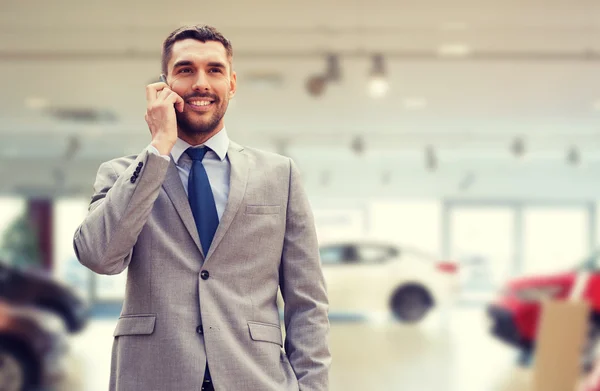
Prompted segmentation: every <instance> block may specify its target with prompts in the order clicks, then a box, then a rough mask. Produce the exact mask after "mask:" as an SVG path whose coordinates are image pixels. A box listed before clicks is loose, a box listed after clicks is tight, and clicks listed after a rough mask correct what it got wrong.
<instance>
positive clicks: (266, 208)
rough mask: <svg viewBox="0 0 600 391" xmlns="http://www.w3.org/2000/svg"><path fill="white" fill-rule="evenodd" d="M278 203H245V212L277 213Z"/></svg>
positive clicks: (253, 213)
mask: <svg viewBox="0 0 600 391" xmlns="http://www.w3.org/2000/svg"><path fill="white" fill-rule="evenodd" d="M279 209H281V208H280V206H279V205H246V214H249V215H277V214H279Z"/></svg>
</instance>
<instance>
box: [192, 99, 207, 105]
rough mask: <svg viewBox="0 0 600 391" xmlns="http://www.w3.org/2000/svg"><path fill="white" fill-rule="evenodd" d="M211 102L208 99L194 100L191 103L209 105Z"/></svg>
mask: <svg viewBox="0 0 600 391" xmlns="http://www.w3.org/2000/svg"><path fill="white" fill-rule="evenodd" d="M210 103H211V102H210V101H208V100H194V101H191V102H190V104H191V105H194V106H208V105H209V104H210Z"/></svg>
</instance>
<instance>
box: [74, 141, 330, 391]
mask: <svg viewBox="0 0 600 391" xmlns="http://www.w3.org/2000/svg"><path fill="white" fill-rule="evenodd" d="M228 157H229V160H230V163H231V177H230V193H229V200H228V204H227V207H226V209H225V212H224V214H223V217H222V219H221V221H220V223H219V227H218V229H217V232H216V234H215V237H214V240H213V242H212V245H211V247H210V250H209V252H208V254H206V255H204V254H203V253H202V250H201V245H200V241H199V237H198V233H197V230H196V226H195V224H194V218H193V215H192V212H191V209H190V206H189V202H188V199H187V196H186V193H185V190H184V188H183V186H182V183H181V179H180V177H179V175H178V172H177V168H176V167H175V164H174V163H173V162H172V161H171V162H168V161H167V160H165V159H163V158H161V157H160V156H156V155H153V154H149V153H148V152H147V151H144V152H142V153H141V154H140V155H138V156H130V157H124V158H119V159H115V160H112V161H109V162H106V163H103V164H102V165H101V166H100V169H99V171H98V175H97V178H96V182H95V185H94V188H95V194H94V196H93V197H92V202H91V204H90V208H89V213H88V215H87V217H86V218H85V220H84V221H83V223H82V224H81V226H80V227H79V228H78V229H77V231H76V233H75V237H74V247H75V252H76V254H77V257H78V259H79V261H80V262H81V263H82V264H83V265H85V266H86V267H88V268H90V269H91V270H93V271H95V272H97V273H101V274H117V273H121V272H122V271H123V270H125V269H126V268H128V271H127V287H126V295H125V301H124V304H123V310H122V314H121V316H120V318H119V321H118V323H117V327H116V329H115V332H114V337H115V338H114V344H113V353H112V366H111V379H110V389H111V390H113V391H142V390H143V391H152V390H154V391H167V390H169V391H171V390H177V391H191V390H200V387H201V383H202V379H203V376H204V369H205V365H206V360H207V359H208V363H209V367H210V371H211V375H212V378H213V381H214V386H215V389H216V390H217V391H246V390H247V391H263V390H264V391H267V390H273V391H288V390H289V391H292V390H299V389H300V390H303V391H309V390H327V389H328V371H329V366H330V361H331V356H330V352H329V348H328V334H329V322H328V318H327V306H328V303H327V295H326V289H325V283H324V279H323V274H322V272H321V268H320V262H319V253H318V245H317V238H316V234H315V229H314V221H313V217H312V212H311V210H310V206H309V203H308V200H307V198H306V196H305V193H304V191H303V188H302V185H301V183H300V176H299V173H298V170H297V168H296V166H295V165H294V163H293V162H292V161H291V160H290V159H289V158H285V157H283V156H279V155H275V154H271V153H267V152H262V151H258V150H255V149H250V148H246V149H244V148H243V147H241V146H239V145H237V144H235V143H230V147H229V150H228ZM137 167H140V169H139V174H138V176H136V175H134V173H135V171H136V168H137ZM279 287H281V292H282V296H283V299H284V301H285V309H284V314H285V316H284V319H285V331H286V338H285V344H284V343H283V339H282V332H281V329H280V322H279V311H278V308H277V303H276V301H277V290H278V288H279ZM200 325H201V328H199V326H200ZM284 346H285V351H284V350H283V349H282V347H284Z"/></svg>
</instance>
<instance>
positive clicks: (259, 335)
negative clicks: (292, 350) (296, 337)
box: [248, 321, 283, 347]
mask: <svg viewBox="0 0 600 391" xmlns="http://www.w3.org/2000/svg"><path fill="white" fill-rule="evenodd" d="M248 329H249V330H250V338H252V340H254V341H264V342H271V343H275V344H277V345H279V346H281V347H283V338H282V336H281V328H280V327H279V326H278V325H275V324H270V323H260V322H251V321H249V322H248Z"/></svg>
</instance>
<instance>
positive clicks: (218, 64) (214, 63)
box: [173, 60, 227, 69]
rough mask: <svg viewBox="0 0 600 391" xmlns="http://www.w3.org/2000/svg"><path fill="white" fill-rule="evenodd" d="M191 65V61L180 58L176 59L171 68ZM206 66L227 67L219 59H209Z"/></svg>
mask: <svg viewBox="0 0 600 391" xmlns="http://www.w3.org/2000/svg"><path fill="white" fill-rule="evenodd" d="M193 65H194V63H193V62H192V61H189V60H180V61H177V62H176V63H175V64H173V69H176V68H181V67H189V66H193ZM207 66H208V67H212V68H223V69H227V67H226V66H225V64H223V63H222V62H219V61H211V62H209V63H208V64H207Z"/></svg>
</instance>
